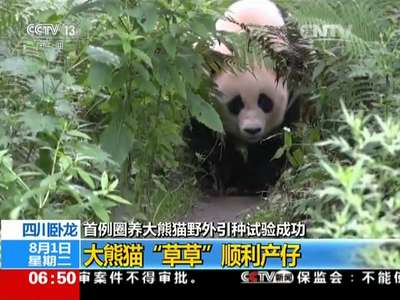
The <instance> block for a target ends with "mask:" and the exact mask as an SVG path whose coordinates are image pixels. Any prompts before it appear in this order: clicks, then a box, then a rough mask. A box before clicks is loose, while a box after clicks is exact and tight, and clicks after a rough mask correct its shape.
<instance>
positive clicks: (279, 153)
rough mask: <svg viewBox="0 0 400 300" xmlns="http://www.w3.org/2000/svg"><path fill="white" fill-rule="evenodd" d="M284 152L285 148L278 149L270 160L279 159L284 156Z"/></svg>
mask: <svg viewBox="0 0 400 300" xmlns="http://www.w3.org/2000/svg"><path fill="white" fill-rule="evenodd" d="M285 150H286V148H285V147H281V148H279V149H278V150H277V151H276V152H275V155H274V156H273V157H272V158H271V160H274V159H279V158H281V157H282V155H283V154H285Z"/></svg>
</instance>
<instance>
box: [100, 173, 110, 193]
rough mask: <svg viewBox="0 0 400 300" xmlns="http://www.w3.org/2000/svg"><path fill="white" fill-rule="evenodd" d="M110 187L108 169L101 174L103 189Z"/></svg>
mask: <svg viewBox="0 0 400 300" xmlns="http://www.w3.org/2000/svg"><path fill="white" fill-rule="evenodd" d="M107 188H108V175H107V173H106V171H104V172H103V174H102V175H101V189H102V190H103V191H104V190H107Z"/></svg>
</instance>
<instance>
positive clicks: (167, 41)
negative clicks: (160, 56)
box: [162, 35, 176, 58]
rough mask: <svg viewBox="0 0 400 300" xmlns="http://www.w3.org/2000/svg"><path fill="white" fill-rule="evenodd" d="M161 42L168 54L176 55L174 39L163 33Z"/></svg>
mask: <svg viewBox="0 0 400 300" xmlns="http://www.w3.org/2000/svg"><path fill="white" fill-rule="evenodd" d="M162 44H163V46H164V49H165V51H167V53H168V55H169V56H171V57H172V58H174V57H175V55H176V41H175V39H174V38H173V37H172V36H170V35H165V36H164V37H163V39H162Z"/></svg>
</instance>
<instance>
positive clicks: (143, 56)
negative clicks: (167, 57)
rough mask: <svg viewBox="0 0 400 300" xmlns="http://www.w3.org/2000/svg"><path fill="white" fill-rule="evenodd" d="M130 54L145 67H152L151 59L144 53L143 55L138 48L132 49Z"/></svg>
mask: <svg viewBox="0 0 400 300" xmlns="http://www.w3.org/2000/svg"><path fill="white" fill-rule="evenodd" d="M132 52H133V53H134V54H135V55H136V57H137V58H138V59H139V60H140V61H143V62H144V63H145V64H146V65H148V66H149V67H150V68H152V67H153V65H152V63H151V58H150V56H148V55H147V54H146V53H144V52H143V51H142V50H140V49H138V48H133V49H132Z"/></svg>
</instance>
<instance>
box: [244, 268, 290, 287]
mask: <svg viewBox="0 0 400 300" xmlns="http://www.w3.org/2000/svg"><path fill="white" fill-rule="evenodd" d="M241 279H242V283H278V284H290V283H292V282H293V281H294V275H293V273H292V272H290V271H287V270H280V271H245V272H243V273H242V275H241Z"/></svg>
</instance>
